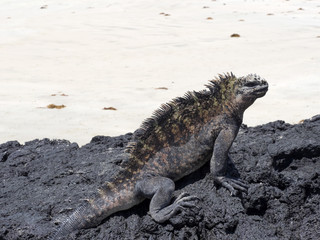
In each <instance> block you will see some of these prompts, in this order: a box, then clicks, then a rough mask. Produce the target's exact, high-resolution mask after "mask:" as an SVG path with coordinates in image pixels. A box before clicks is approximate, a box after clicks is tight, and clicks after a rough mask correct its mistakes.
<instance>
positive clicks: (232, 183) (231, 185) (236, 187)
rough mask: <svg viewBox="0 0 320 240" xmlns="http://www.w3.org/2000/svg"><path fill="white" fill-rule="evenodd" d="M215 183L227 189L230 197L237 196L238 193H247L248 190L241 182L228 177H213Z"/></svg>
mask: <svg viewBox="0 0 320 240" xmlns="http://www.w3.org/2000/svg"><path fill="white" fill-rule="evenodd" d="M215 182H216V183H218V184H220V185H221V186H223V187H225V188H226V189H228V190H229V191H230V193H231V196H235V195H237V193H238V191H240V192H245V193H247V192H248V188H249V186H248V185H247V184H246V183H245V182H243V181H242V180H239V179H233V178H229V177H215Z"/></svg>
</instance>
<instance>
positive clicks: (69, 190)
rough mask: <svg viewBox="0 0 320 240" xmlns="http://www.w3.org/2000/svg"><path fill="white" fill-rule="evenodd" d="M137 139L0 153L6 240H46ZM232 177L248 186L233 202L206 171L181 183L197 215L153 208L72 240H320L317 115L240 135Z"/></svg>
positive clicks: (32, 145)
mask: <svg viewBox="0 0 320 240" xmlns="http://www.w3.org/2000/svg"><path fill="white" fill-rule="evenodd" d="M131 137H132V134H126V135H123V136H119V137H103V136H97V137H94V138H93V139H92V141H91V142H90V143H89V144H87V145H85V146H83V147H81V148H79V146H78V145H77V144H76V143H70V142H69V141H66V140H49V139H43V140H33V141H30V142H27V143H25V144H24V145H21V144H20V143H18V142H17V141H11V142H7V143H4V144H1V145H0V179H1V185H0V240H4V239H5V240H9V239H10V240H11V239H46V238H47V237H48V236H49V235H50V234H52V233H53V231H54V230H55V228H57V227H58V226H59V224H60V223H61V221H63V219H64V218H65V217H66V216H68V215H70V214H71V213H72V212H73V211H74V209H76V208H77V207H78V206H79V205H80V204H81V203H82V202H83V201H84V199H86V198H89V197H90V196H91V195H92V194H93V193H94V192H95V191H96V189H97V188H98V187H99V186H100V185H101V184H102V183H103V182H104V181H106V180H107V179H109V178H110V177H111V176H113V175H115V174H117V172H118V171H119V169H120V165H121V163H122V162H123V160H124V157H123V150H124V148H125V146H126V144H127V143H128V141H130V139H131ZM229 156H230V159H232V161H233V163H232V162H231V161H230V164H229V168H230V173H231V175H233V176H235V177H238V176H240V177H241V178H242V179H243V180H245V181H246V182H248V183H249V185H250V188H249V191H248V194H239V195H238V196H236V197H232V196H230V193H229V192H228V191H227V190H225V189H224V188H220V187H216V186H215V185H214V182H213V179H212V177H211V176H210V175H209V174H208V173H209V171H208V169H209V164H207V165H205V166H204V167H202V168H201V169H200V170H198V171H197V172H195V173H193V174H191V175H190V176H187V177H185V178H184V179H182V180H180V181H179V182H177V184H176V186H177V191H176V193H175V195H176V196H177V195H178V194H179V193H181V192H188V193H190V194H192V195H197V196H198V197H199V198H200V200H199V202H198V204H197V207H196V208H194V209H190V210H189V211H186V212H182V213H181V214H179V215H177V216H176V217H174V218H173V219H172V220H171V221H170V222H166V223H164V224H158V223H156V222H154V221H153V220H152V219H151V217H150V216H149V215H148V205H149V200H146V201H144V202H143V203H142V204H140V205H138V206H135V207H133V208H132V209H130V210H127V211H123V212H118V213H116V214H114V215H112V216H111V217H109V218H107V219H106V220H105V221H104V222H103V223H102V224H101V225H99V226H98V227H96V228H91V229H83V230H80V231H78V232H77V233H74V234H73V237H74V239H80V240H81V239H97V240H100V239H165V240H167V239H246V240H247V239H291V240H295V239H320V115H317V116H315V117H313V118H311V119H309V120H305V121H304V122H303V123H301V124H297V125H290V124H287V123H285V122H283V121H276V122H272V123H268V124H265V125H261V126H257V127H254V128H251V127H250V128H248V127H246V126H244V125H243V126H242V128H241V130H240V132H239V135H238V137H237V139H236V141H235V142H234V144H233V146H232V148H231V150H230V154H229Z"/></svg>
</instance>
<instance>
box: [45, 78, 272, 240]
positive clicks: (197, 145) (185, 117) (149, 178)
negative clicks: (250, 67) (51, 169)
mask: <svg viewBox="0 0 320 240" xmlns="http://www.w3.org/2000/svg"><path fill="white" fill-rule="evenodd" d="M206 87H207V89H206V90H202V91H199V92H196V91H192V92H191V91H189V92H187V93H186V94H185V96H184V97H178V98H175V99H173V100H172V101H171V102H169V103H166V104H163V105H162V106H161V107H160V108H159V109H158V110H156V111H155V112H154V114H153V116H152V117H151V118H149V119H147V120H145V121H144V122H143V123H142V125H141V127H140V128H139V129H138V130H137V131H135V133H134V135H133V141H132V142H131V143H129V144H128V146H127V149H126V157H127V158H128V161H126V166H124V168H123V170H122V171H121V172H120V173H119V174H118V175H117V176H116V177H114V178H113V179H111V180H110V181H108V182H106V183H105V184H104V185H103V186H102V187H101V188H100V189H99V190H98V193H97V196H96V197H94V198H92V199H89V200H88V201H87V202H85V204H83V205H82V206H81V207H80V208H79V209H77V210H76V211H75V212H74V213H73V214H72V215H71V216H70V217H69V218H67V220H66V221H65V222H64V223H63V224H62V226H61V227H60V229H59V230H58V231H57V232H56V233H55V234H54V235H53V237H52V238H51V239H62V238H66V237H67V236H68V235H69V234H70V233H71V232H73V231H74V230H78V229H81V228H88V227H93V226H97V225H98V224H99V223H100V222H101V221H102V220H103V219H105V218H106V217H108V216H109V215H111V214H113V213H115V212H117V211H121V210H125V209H129V208H131V207H133V206H134V205H137V204H139V203H140V202H142V201H143V200H144V199H145V198H149V199H151V202H150V206H149V208H150V214H151V217H152V218H153V219H154V220H155V221H156V222H159V223H162V222H165V221H167V220H168V219H170V218H171V217H172V216H174V215H175V214H177V213H178V212H179V211H180V210H183V209H184V208H188V207H193V206H195V205H194V203H195V202H194V201H195V200H196V199H197V197H196V196H190V195H188V194H186V193H182V194H181V195H179V196H178V197H177V199H176V200H175V201H174V202H173V203H172V204H170V202H171V199H172V196H173V192H174V190H175V184H174V181H176V180H178V179H181V178H182V177H184V176H186V175H188V174H190V173H191V172H194V171H195V170H197V169H199V168H200V167H201V166H203V165H204V164H205V163H206V162H207V161H209V160H210V172H211V174H213V177H214V179H215V182H216V183H217V184H220V185H222V186H223V187H225V188H227V189H228V190H229V191H230V192H231V194H233V195H234V194H235V193H236V192H237V191H244V192H246V191H247V188H248V186H247V185H246V184H245V183H244V182H242V181H241V180H238V179H232V178H229V177H227V159H228V151H229V148H230V147H231V145H232V143H233V141H234V139H235V137H236V136H237V134H238V130H239V128H240V125H241V123H242V119H243V113H244V111H245V110H246V109H247V108H248V107H249V106H250V105H251V104H253V102H254V101H255V100H256V99H257V98H260V97H263V96H264V95H265V94H266V92H267V91H268V83H267V82H266V81H265V80H264V79H262V78H260V77H259V76H257V75H254V74H250V75H247V76H246V77H240V78H237V77H235V75H233V74H232V73H230V74H224V75H219V77H217V78H215V79H213V80H211V81H209V83H208V84H207V85H206Z"/></svg>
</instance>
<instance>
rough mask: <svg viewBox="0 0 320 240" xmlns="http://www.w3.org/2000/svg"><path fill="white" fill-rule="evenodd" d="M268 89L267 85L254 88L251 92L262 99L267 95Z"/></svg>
mask: <svg viewBox="0 0 320 240" xmlns="http://www.w3.org/2000/svg"><path fill="white" fill-rule="evenodd" d="M268 88H269V86H268V84H264V85H260V86H256V87H255V89H254V91H253V94H254V95H256V96H259V97H262V96H264V95H265V94H266V93H267V91H268Z"/></svg>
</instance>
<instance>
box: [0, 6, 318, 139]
mask: <svg viewBox="0 0 320 240" xmlns="http://www.w3.org/2000/svg"><path fill="white" fill-rule="evenodd" d="M232 34H238V35H239V36H240V37H231V35H232ZM231 71H232V72H233V73H234V74H235V75H236V76H243V75H247V74H249V73H257V74H259V75H260V76H261V77H263V78H265V79H266V80H267V81H268V82H269V85H270V87H269V92H268V93H267V95H266V96H265V97H263V98H261V99H258V100H257V101H256V102H255V104H254V105H253V106H252V107H250V108H249V109H248V110H247V111H246V113H245V117H244V123H245V124H247V125H249V126H255V125H259V124H263V123H267V122H270V121H275V120H279V119H281V120H285V121H286V122H289V123H298V122H299V121H300V120H302V119H305V118H309V117H311V116H313V115H316V114H319V113H320V111H319V109H320V97H319V96H320V2H319V1H317V0H309V1H308V0H290V1H285V0H268V1H253V0H247V1H245V0H242V1H239V0H224V1H222V0H216V1H212V0H201V1H199V0H184V1H181V0H180V1H178V0H163V1H150V0H148V1H147V0H136V1H128V0H121V1H115V0H109V1H105V0H95V1H91V0H68V1H65V0H41V1H40V0H29V1H19V0H3V1H1V2H0V116H1V118H0V143H3V142H6V141H9V140H18V141H19V142H20V143H24V142H25V141H30V140H33V139H35V138H39V139H41V138H45V137H46V138H51V139H68V140H70V141H72V142H77V143H78V144H79V145H83V144H86V143H88V142H89V141H90V139H91V138H92V137H93V136H96V135H106V136H116V135H120V134H124V133H127V132H133V131H134V130H135V129H136V128H138V127H139V125H140V124H141V122H142V121H143V120H144V119H145V118H147V117H149V116H151V114H152V113H153V111H154V110H155V109H157V108H158V107H159V106H160V105H161V103H164V102H167V101H169V100H171V99H172V98H174V97H177V96H182V95H183V94H184V93H185V92H186V91H188V90H201V89H204V84H206V83H207V81H208V80H210V79H212V78H214V77H215V76H217V75H218V74H220V73H225V72H231ZM50 104H54V105H55V106H61V105H63V106H65V107H63V108H61V109H56V108H48V107H47V106H48V105H50Z"/></svg>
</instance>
